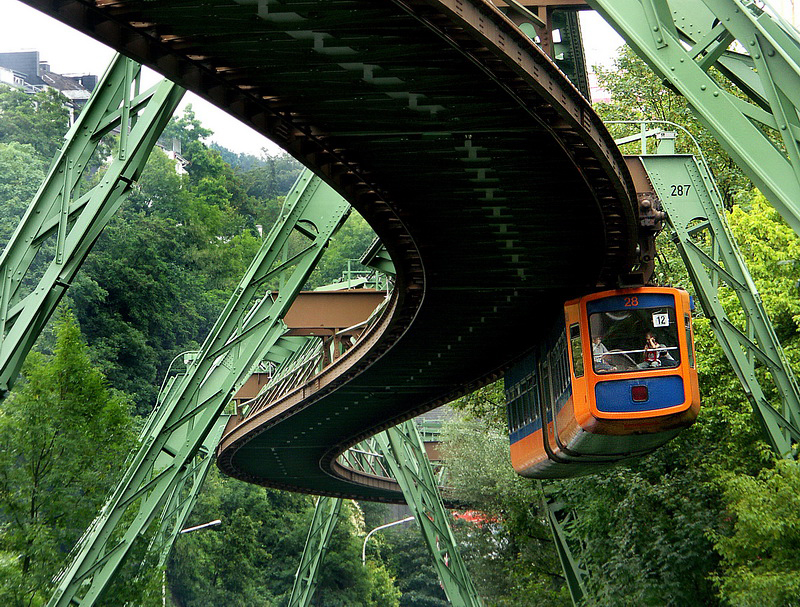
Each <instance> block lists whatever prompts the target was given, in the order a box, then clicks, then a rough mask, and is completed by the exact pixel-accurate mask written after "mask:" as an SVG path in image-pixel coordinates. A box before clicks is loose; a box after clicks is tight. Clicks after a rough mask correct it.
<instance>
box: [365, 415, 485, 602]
mask: <svg viewBox="0 0 800 607" xmlns="http://www.w3.org/2000/svg"><path fill="white" fill-rule="evenodd" d="M375 439H376V442H377V444H378V445H379V446H380V448H381V451H382V452H383V455H384V460H385V462H386V463H387V465H388V467H389V468H390V470H391V472H392V476H393V477H394V478H395V480H396V481H397V482H398V484H399V485H400V488H401V489H402V490H403V495H404V496H405V498H406V503H407V504H408V505H409V507H410V508H411V511H412V512H413V513H414V516H415V517H416V519H417V522H418V523H419V526H420V529H421V530H422V536H423V538H424V540H425V543H426V545H427V546H428V549H429V551H430V552H431V554H432V555H433V559H434V566H435V568H436V572H437V573H438V574H439V580H440V581H441V582H442V586H443V587H444V591H445V594H446V595H447V598H448V600H449V601H450V604H451V605H455V607H480V606H482V605H483V603H482V602H481V599H480V597H479V596H478V591H477V590H476V588H475V585H474V584H473V583H472V578H471V577H470V575H469V572H468V571H467V568H466V566H465V565H464V561H463V559H462V558H461V553H460V551H459V549H458V545H457V543H456V539H455V536H454V535H453V531H452V529H451V528H450V515H449V514H448V512H447V510H446V509H445V507H444V503H443V502H442V498H441V496H440V495H439V489H438V487H437V484H436V479H435V478H434V475H433V470H432V469H431V465H430V462H429V461H428V457H427V455H426V454H425V447H424V445H423V444H422V440H421V439H420V436H419V433H418V432H417V427H416V426H415V425H414V422H413V421H407V422H404V423H402V424H400V425H399V426H395V427H393V428H390V429H388V430H386V431H385V432H381V433H380V434H378V435H377V436H376V437H375Z"/></svg>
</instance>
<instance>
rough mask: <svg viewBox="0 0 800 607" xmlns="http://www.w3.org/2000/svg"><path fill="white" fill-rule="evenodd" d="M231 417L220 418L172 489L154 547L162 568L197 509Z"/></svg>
mask: <svg viewBox="0 0 800 607" xmlns="http://www.w3.org/2000/svg"><path fill="white" fill-rule="evenodd" d="M229 418H230V416H229V415H221V416H220V417H219V419H218V420H217V422H216V424H214V427H213V428H212V429H211V431H210V432H209V433H208V436H206V438H205V440H204V441H203V444H202V445H201V446H200V449H198V451H197V455H195V456H194V459H193V460H192V462H191V463H190V464H189V465H188V466H186V467H185V468H184V469H183V471H182V473H181V475H180V477H179V478H178V481H177V483H176V484H175V488H174V489H173V490H172V492H171V495H169V496H168V497H167V500H166V505H165V507H164V510H163V511H162V513H161V517H160V521H161V522H160V526H159V528H158V531H157V532H156V535H155V537H154V538H153V543H152V545H151V548H150V549H151V550H152V551H154V552H157V553H158V555H159V558H158V567H159V569H163V568H164V567H166V566H167V559H168V558H169V555H170V552H172V547H173V546H174V545H175V539H176V538H177V537H178V535H179V534H180V532H181V530H182V529H184V528H185V527H186V521H187V520H188V518H189V515H190V514H191V513H192V510H193V509H194V505H195V503H196V502H197V496H198V494H199V493H200V489H201V488H202V486H203V483H204V482H205V480H206V477H207V476H208V471H209V470H210V468H211V464H212V463H213V461H214V452H215V450H216V448H217V445H218V444H219V440H220V438H222V433H223V432H224V431H225V426H226V425H227V424H228V419H229Z"/></svg>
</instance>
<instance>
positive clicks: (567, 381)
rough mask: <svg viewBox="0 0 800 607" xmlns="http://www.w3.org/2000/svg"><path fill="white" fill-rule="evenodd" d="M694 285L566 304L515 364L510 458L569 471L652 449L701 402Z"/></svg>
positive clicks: (558, 473)
mask: <svg viewBox="0 0 800 607" xmlns="http://www.w3.org/2000/svg"><path fill="white" fill-rule="evenodd" d="M691 308H692V305H691V299H690V297H689V295H688V293H686V291H683V290H680V289H673V288H668V287H638V288H629V289H617V290H614V291H603V292H599V293H593V294H590V295H586V296H584V297H581V298H579V299H574V300H571V301H568V302H566V303H565V304H564V309H563V316H560V317H559V319H558V321H557V322H556V324H555V326H554V328H553V329H552V330H551V332H550V333H549V335H547V336H546V337H545V338H544V339H542V340H541V341H540V343H538V344H537V345H536V347H535V348H534V349H533V350H532V351H531V352H530V353H529V354H528V355H527V356H525V357H524V358H523V359H521V360H520V361H519V362H518V363H517V364H516V365H514V366H513V367H512V368H511V369H510V370H509V371H508V372H507V373H506V378H505V387H506V404H507V412H508V426H509V437H510V442H511V463H512V464H513V466H514V469H515V470H516V471H517V473H518V474H521V475H522V476H527V477H531V478H566V477H571V476H577V475H581V474H587V473H591V472H595V471H597V470H599V469H602V468H604V467H607V466H609V465H611V464H613V463H616V462H618V461H621V460H624V459H628V458H632V457H638V456H641V455H645V454H647V453H650V452H652V451H653V450H655V449H657V448H658V447H660V446H661V445H663V444H665V443H666V442H667V441H669V440H671V439H672V438H674V437H675V436H677V434H678V433H679V432H680V431H681V430H682V429H684V428H686V427H688V426H690V425H691V424H692V423H693V422H694V420H695V419H696V418H697V414H698V412H699V410H700V391H699V389H698V385H697V370H696V368H695V356H694V344H693V334H692V320H691Z"/></svg>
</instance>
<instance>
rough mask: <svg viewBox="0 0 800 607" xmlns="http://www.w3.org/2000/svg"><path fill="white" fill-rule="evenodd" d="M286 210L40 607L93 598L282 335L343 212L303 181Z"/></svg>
mask: <svg viewBox="0 0 800 607" xmlns="http://www.w3.org/2000/svg"><path fill="white" fill-rule="evenodd" d="M286 209H287V211H286V212H285V213H284V214H283V216H282V217H281V218H280V219H279V221H278V223H277V224H276V225H275V227H274V228H273V229H272V231H271V232H270V234H269V236H268V237H267V238H266V239H265V242H264V244H263V245H262V247H261V249H260V250H259V252H258V254H257V255H256V257H255V259H254V260H253V263H252V264H251V265H250V267H249V269H248V270H247V272H246V274H245V276H244V278H243V279H242V280H241V282H240V283H239V286H238V287H237V288H236V290H235V291H234V294H233V295H232V297H231V299H230V300H229V301H228V303H227V305H226V307H225V309H224V311H223V313H222V314H221V315H220V318H219V320H217V322H216V324H215V325H214V328H213V329H212V331H211V333H210V334H209V336H208V337H207V338H206V341H205V343H204V344H203V347H202V349H201V351H200V352H199V354H198V356H197V358H196V359H195V360H194V361H192V362H191V364H189V366H188V368H187V371H186V374H185V375H183V376H182V377H180V378H179V379H177V380H174V381H173V382H172V383H171V384H170V385H169V386H168V388H167V394H166V396H165V398H164V400H163V402H161V403H160V404H159V406H158V408H157V409H156V411H154V413H153V416H152V420H151V422H149V423H148V427H147V429H146V432H145V436H143V440H142V441H141V444H140V447H139V449H138V450H137V452H136V454H135V455H134V457H133V458H132V460H131V462H130V464H129V466H128V469H127V471H126V472H125V474H124V476H123V479H122V480H121V481H120V483H119V485H118V486H117V488H116V490H115V491H114V493H113V495H112V496H111V498H110V499H109V501H108V502H107V503H106V505H105V507H104V508H103V510H102V511H101V513H100V515H99V516H98V517H97V519H95V521H94V523H93V524H92V526H91V528H90V529H89V531H88V532H87V533H86V534H85V535H84V538H83V539H82V541H81V542H80V544H79V545H78V546H77V547H76V550H75V551H74V558H73V560H72V561H71V562H70V564H69V565H68V567H67V568H66V569H65V570H64V571H63V572H62V574H61V575H60V576H59V578H58V580H57V587H56V590H55V592H54V594H53V595H52V597H51V599H50V601H49V603H48V606H49V607H66V606H67V605H71V604H77V605H81V606H82V607H88V606H90V605H94V604H95V602H96V601H97V600H98V598H100V596H101V595H102V593H103V591H104V590H105V589H106V588H107V587H108V585H109V583H110V582H111V580H112V579H113V577H114V575H115V574H116V572H117V571H118V568H119V566H120V565H121V563H122V562H123V560H124V558H125V557H126V555H127V554H128V552H129V551H130V549H131V547H132V546H133V543H134V541H135V540H136V539H137V538H139V537H141V536H142V534H143V533H145V532H146V531H147V530H148V528H149V527H150V524H151V523H152V522H153V521H155V520H156V519H157V518H158V517H159V516H160V515H161V514H162V513H163V512H164V509H165V507H168V506H169V501H170V499H171V498H172V496H175V495H176V492H177V491H178V490H179V485H180V484H181V483H182V482H184V481H186V480H187V478H189V477H188V476H187V472H186V469H187V467H190V466H191V463H192V461H193V460H194V458H195V457H196V456H197V455H198V452H199V450H200V449H201V448H204V445H205V447H208V446H209V444H210V443H208V442H207V441H209V440H210V439H209V436H210V433H211V432H212V431H214V430H215V429H219V426H218V425H217V424H218V423H219V419H220V415H221V414H222V411H223V409H224V407H225V406H226V405H227V404H228V402H229V401H230V399H231V397H232V395H233V394H234V393H235V392H236V391H237V390H238V389H239V388H240V387H241V385H242V384H243V383H244V382H245V381H246V380H247V378H248V377H249V376H250V375H251V374H252V372H253V371H254V369H255V368H256V367H257V365H258V364H259V363H260V362H261V361H262V360H264V358H265V357H266V356H267V353H268V352H269V351H270V350H271V348H272V347H273V346H274V345H275V344H276V343H278V341H279V340H280V338H281V336H282V334H283V333H284V332H285V325H284V324H283V321H282V320H281V319H282V318H283V317H284V315H285V314H286V312H287V310H288V309H289V306H290V305H291V303H292V301H293V300H294V298H295V297H296V295H297V293H298V292H299V291H300V289H301V287H302V285H303V284H304V283H305V281H306V279H307V278H308V276H309V274H310V273H311V271H312V270H313V269H314V267H315V265H316V263H317V261H318V260H319V258H320V256H321V255H322V252H323V251H324V249H325V247H326V246H327V243H328V241H329V239H330V237H331V235H332V234H333V233H334V232H335V231H336V230H337V229H338V228H339V227H340V226H341V224H342V223H343V221H344V219H345V218H346V217H347V214H348V213H349V210H350V206H349V204H348V203H347V202H346V201H344V200H343V199H342V198H341V197H339V196H337V195H336V194H335V193H334V192H333V191H332V190H331V189H330V188H328V187H327V186H325V185H324V184H323V183H322V181H321V180H320V179H319V178H318V177H316V176H314V175H312V174H311V173H310V172H308V171H306V172H305V173H303V174H302V175H301V176H300V178H299V179H298V181H297V183H295V185H294V186H293V187H292V190H291V192H290V194H289V196H288V197H287V202H286ZM297 234H299V235H300V236H301V237H302V239H303V243H304V244H303V246H302V247H301V250H300V251H299V252H298V253H296V254H293V255H292V256H291V258H290V259H287V260H284V261H281V254H282V251H283V250H284V245H285V243H287V242H288V239H289V237H290V236H294V238H297ZM281 277H285V281H284V280H282V281H281V282H285V284H284V286H282V287H281V288H280V289H279V290H278V292H277V294H273V292H272V291H271V288H272V284H271V282H270V281H273V280H277V279H278V278H281ZM193 478H199V475H195V477H193ZM193 482H194V481H193ZM175 499H176V501H178V500H180V498H179V497H176V498H175ZM132 508H133V509H135V510H134V511H133V512H132V516H128V515H127V513H128V512H131V509H132Z"/></svg>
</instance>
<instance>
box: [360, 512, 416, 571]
mask: <svg viewBox="0 0 800 607" xmlns="http://www.w3.org/2000/svg"><path fill="white" fill-rule="evenodd" d="M413 520H414V517H413V516H407V517H406V518H404V519H400V520H399V521H394V522H392V523H386V524H385V525H381V526H380V527H375V529H373V530H372V531H370V532H369V533H367V537H365V538H364V545H363V546H362V547H361V565H362V567H366V565H367V540H368V539H369V538H371V537H372V534H373V533H375V532H376V531H380V530H381V529H386V528H387V527H394V526H395V525H399V524H400V523H407V522H408V521H413Z"/></svg>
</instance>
